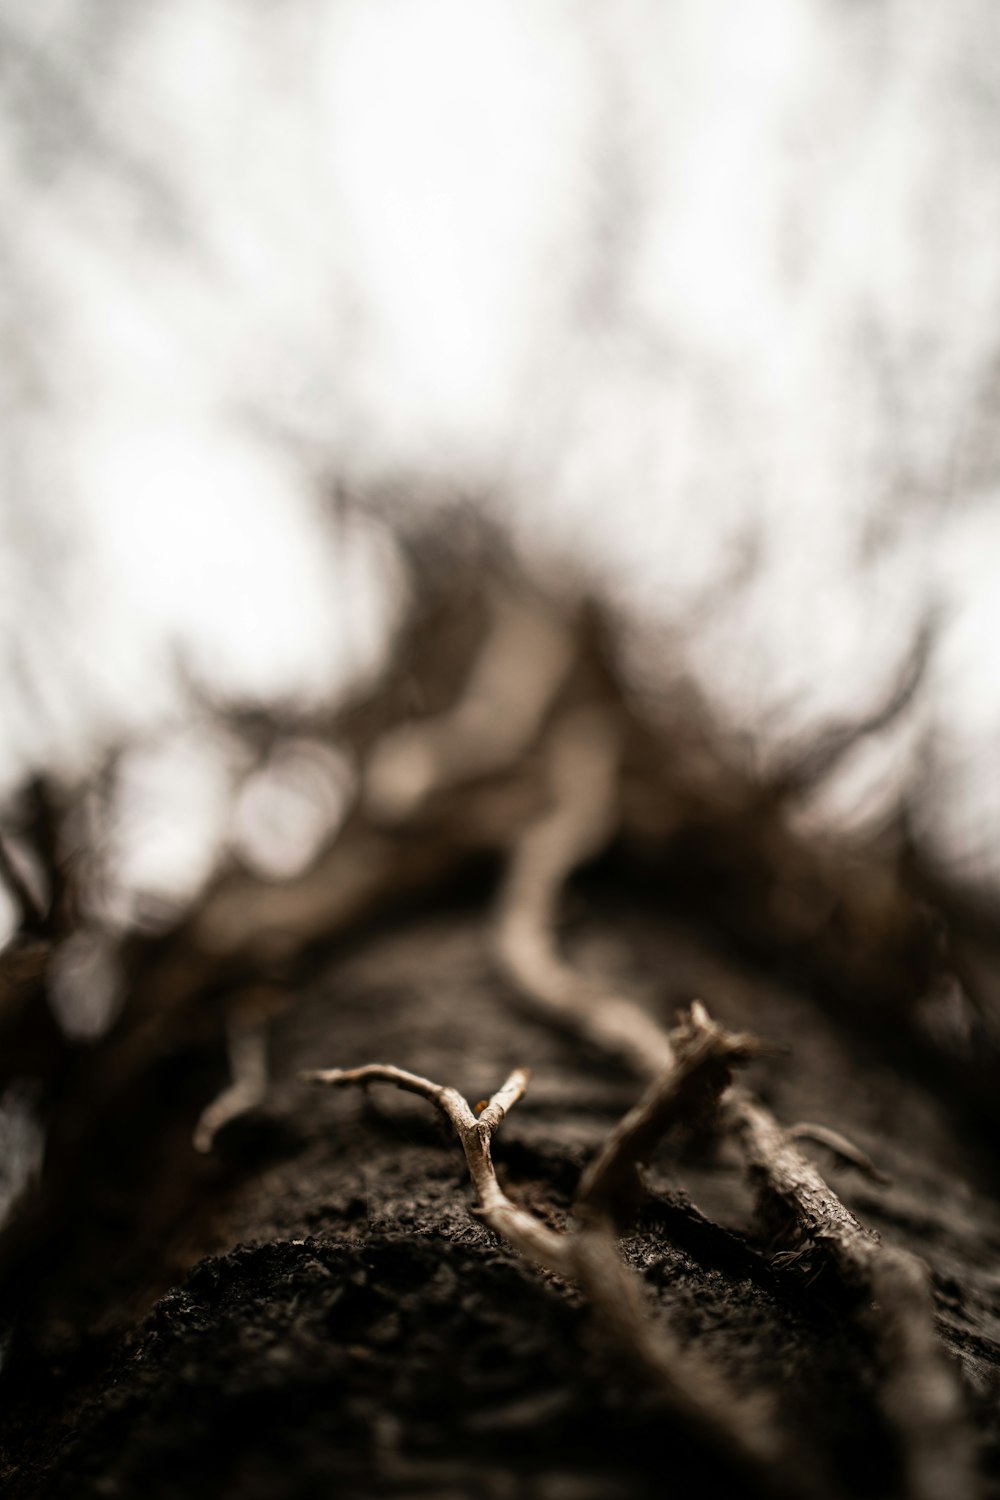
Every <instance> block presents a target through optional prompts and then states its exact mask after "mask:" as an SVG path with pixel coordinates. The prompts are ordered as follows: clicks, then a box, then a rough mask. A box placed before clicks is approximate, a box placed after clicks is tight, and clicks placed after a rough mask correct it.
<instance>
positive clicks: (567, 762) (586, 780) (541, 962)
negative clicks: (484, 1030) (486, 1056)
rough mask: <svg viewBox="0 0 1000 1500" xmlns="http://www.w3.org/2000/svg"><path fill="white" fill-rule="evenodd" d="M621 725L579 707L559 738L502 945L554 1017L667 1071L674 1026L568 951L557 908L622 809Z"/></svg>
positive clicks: (515, 863)
mask: <svg viewBox="0 0 1000 1500" xmlns="http://www.w3.org/2000/svg"><path fill="white" fill-rule="evenodd" d="M619 748H620V747H619V735H618V730H617V727H616V725H615V723H614V721H613V719H612V718H611V716H610V715H609V714H608V713H607V712H606V711H601V710H596V709H583V710H578V711H577V712H575V713H574V714H572V715H568V716H567V717H566V718H565V719H564V720H563V722H562V723H561V724H560V725H559V726H558V728H557V729H556V730H555V731H554V733H553V735H552V738H551V742H550V745H549V777H550V789H551V795H552V804H551V807H550V809H549V810H548V811H547V812H546V813H544V814H543V815H542V817H541V818H539V819H538V821H537V822H536V823H534V824H533V825H532V826H531V827H529V828H528V829H527V830H526V831H525V832H524V833H523V834H522V835H521V837H520V838H519V840H518V842H517V844H516V846H515V848H514V851H513V854H512V856H511V861H510V867H509V870H508V874H507V878H506V881H505V882H504V886H503V890H502V891H501V894H500V900H499V905H498V910H497V918H496V926H495V930H494V951H495V954H496V958H497V961H498V963H499V965H500V968H501V969H502V970H503V972H504V974H505V975H506V977H507V978H508V979H509V980H510V981H511V983H512V984H513V985H514V986H515V988H516V989H517V990H518V992H519V993H520V994H521V996H522V997H523V998H524V999H526V1000H527V1001H528V1002H529V1003H530V1005H531V1006H532V1008H533V1009H535V1010H538V1011H541V1012H542V1013H543V1014H544V1016H545V1017H546V1019H547V1020H548V1021H549V1022H550V1023H552V1024H554V1025H556V1026H561V1027H563V1028H566V1029H568V1030H570V1031H572V1032H573V1033H574V1034H576V1035H578V1036H581V1037H584V1038H585V1039H586V1040H587V1041H588V1042H589V1043H590V1044H591V1045H592V1046H595V1047H597V1048H598V1049H599V1050H600V1051H602V1052H608V1053H611V1054H613V1055H614V1056H616V1057H618V1058H621V1059H622V1060H623V1061H624V1062H626V1063H627V1064H629V1066H631V1067H633V1068H634V1069H636V1071H638V1072H640V1073H644V1074H648V1073H654V1074H655V1073H658V1072H659V1071H660V1070H661V1069H663V1068H666V1067H669V1065H670V1063H671V1062H672V1060H673V1053H672V1050H671V1047H670V1042H669V1040H668V1038H667V1035H666V1033H665V1032H664V1031H663V1029H662V1028H661V1027H660V1026H659V1025H658V1024H657V1023H656V1021H655V1020H653V1018H652V1017H651V1016H649V1015H648V1014H647V1013H646V1012H645V1011H644V1010H643V1009H642V1007H641V1006H640V1005H637V1004H636V1003H635V1001H634V1000H630V999H627V998H626V997H624V996H620V995H616V994H614V993H613V992H609V989H608V987H607V986H602V985H600V984H596V983H594V982H593V981H592V980H589V979H588V978H586V977H585V976H584V975H582V974H580V973H579V972H578V971H577V970H575V969H573V968H572V967H571V966H570V965H569V964H567V963H566V962H565V960H564V959H563V958H562V957H561V955H560V953H559V950H558V944H557V941H556V936H555V921H556V911H557V906H558V901H559V897H560V896H561V894H562V888H563V886H564V884H565V882H566V879H567V876H568V875H570V873H571V872H572V871H573V870H574V869H575V868H576V867H577V865H579V864H581V863H582V862H583V861H584V860H585V859H587V858H589V857H590V856H591V855H593V854H595V853H596V852H597V851H598V850H599V849H600V848H601V846H602V845H603V844H604V843H606V842H607V840H608V838H609V837H610V835H611V833H612V832H613V830H614V827H615V824H616V822H617V814H618V787H617V781H618V757H619Z"/></svg>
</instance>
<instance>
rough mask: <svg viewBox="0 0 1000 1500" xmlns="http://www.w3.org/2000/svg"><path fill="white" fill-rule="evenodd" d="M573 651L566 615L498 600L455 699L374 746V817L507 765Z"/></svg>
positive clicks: (545, 707) (368, 776) (536, 723)
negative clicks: (431, 714)
mask: <svg viewBox="0 0 1000 1500" xmlns="http://www.w3.org/2000/svg"><path fill="white" fill-rule="evenodd" d="M574 651H575V641H574V637H573V634H572V632H571V631H570V630H569V629H568V628H567V625H566V623H565V621H563V620H562V619H560V618H559V617H558V616H557V615H556V614H555V613H553V612H552V611H551V610H550V609H548V608H545V607H544V606H543V605H542V604H541V603H540V602H538V601H536V600H531V599H529V598H527V597H525V596H517V597H515V596H506V597H501V598H500V599H499V600H497V602H496V604H495V605H494V610H493V621H492V626H491V629H490V632H489V634H488V635H487V638H486V642H485V644H484V645H483V647H482V649H481V651H480V653H479V656H478V657H477V659H476V661H475V663H474V665H473V669H472V673H471V675H470V677H469V680H468V682H467V684H466V686H465V690H464V692H463V693H462V696H461V697H460V699H459V701H458V703H457V704H455V706H454V707H453V708H450V709H449V710H448V711H447V712H446V713H443V714H439V715H437V716H436V717H434V718H427V719H422V720H420V721H419V722H418V723H414V724H404V725H402V726H401V727H398V728H396V729H393V730H390V731H389V732H388V733H387V734H386V735H385V736H384V737H383V738H382V739H381V740H380V741H379V742H378V743H377V744H376V745H375V747H374V749H373V750H372V752H371V755H370V757H369V761H368V765H367V768H366V770H365V780H364V797H365V804H366V807H367V809H368V811H369V812H370V813H371V815H372V816H373V817H374V818H375V820H376V821H377V822H381V823H390V824H395V823H399V822H402V821H405V820H406V819H408V818H410V817H412V816H413V814H414V813H416V812H417V811H418V810H419V809H420V807H422V805H423V804H424V803H425V802H426V801H427V799H428V797H430V796H431V795H432V794H433V793H434V792H438V791H442V790H444V789H445V788H446V787H452V786H457V785H459V784H460V783H462V782H467V781H471V780H474V779H475V778H476V777H480V776H486V775H489V774H491V773H493V772H496V771H501V770H504V769H505V768H506V767H508V766H510V765H512V764H513V763H514V761H516V760H517V759H518V757H519V756H520V755H521V754H522V752H523V751H524V750H526V749H527V748H528V746H529V745H530V744H531V742H532V740H534V739H535V737H536V736H537V734H538V732H539V730H540V728H541V726H542V722H543V720H544V718H545V716H546V714H547V713H548V711H549V709H550V707H551V705H552V702H553V700H554V698H555V696H556V693H557V692H558V690H559V687H560V684H561V683H562V681H563V679H564V677H565V675H566V673H567V671H568V670H569V667H570V664H571V662H572V659H573V655H574Z"/></svg>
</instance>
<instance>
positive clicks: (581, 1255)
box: [300, 1046, 777, 1469]
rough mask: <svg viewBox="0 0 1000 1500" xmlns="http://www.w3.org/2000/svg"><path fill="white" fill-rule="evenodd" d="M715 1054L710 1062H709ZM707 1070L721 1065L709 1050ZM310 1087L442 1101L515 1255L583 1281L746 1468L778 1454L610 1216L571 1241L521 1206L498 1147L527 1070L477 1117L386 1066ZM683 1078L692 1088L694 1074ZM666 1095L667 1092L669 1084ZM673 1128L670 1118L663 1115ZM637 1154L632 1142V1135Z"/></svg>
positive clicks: (612, 1335)
mask: <svg viewBox="0 0 1000 1500" xmlns="http://www.w3.org/2000/svg"><path fill="white" fill-rule="evenodd" d="M710 1054H711V1058H710ZM700 1056H701V1062H700V1066H701V1068H705V1067H709V1066H710V1065H711V1064H712V1063H715V1062H716V1061H717V1055H716V1053H715V1051H714V1049H713V1048H712V1047H707V1046H706V1047H702V1048H701V1052H700ZM300 1076H301V1077H302V1079H303V1081H304V1082H310V1083H322V1084H330V1085H333V1086H334V1087H343V1086H346V1085H353V1084H358V1085H362V1086H364V1085H367V1084H370V1083H391V1084H394V1085H395V1086H396V1087H397V1088H401V1089H405V1090H407V1091H408V1092H409V1093H413V1094H419V1095H420V1096H421V1097H423V1098H425V1099H427V1100H429V1102H430V1103H432V1104H434V1105H435V1106H436V1107H437V1108H438V1109H439V1110H440V1111H441V1112H442V1114H444V1115H445V1116H446V1117H447V1119H448V1120H449V1121H450V1123H451V1124H452V1126H453V1127H454V1129H455V1133H456V1135H457V1136H458V1138H459V1141H460V1143H461V1145H462V1148H463V1150H464V1152H465V1159H466V1162H467V1164H468V1167H469V1175H470V1177H471V1179H472V1184H473V1187H474V1188H475V1191H476V1196H477V1198H478V1204H477V1207H476V1208H475V1209H474V1210H473V1213H474V1214H475V1215H476V1217H477V1218H479V1219H481V1220H482V1221H483V1222H484V1223H485V1224H487V1225H488V1226H489V1227H490V1228H491V1229H493V1230H494V1231H495V1232H496V1233H497V1234H499V1235H500V1236H501V1237H502V1238H504V1239H506V1240H507V1241H508V1243H509V1244H511V1245H512V1246H513V1247H514V1248H515V1249H516V1250H518V1251H520V1252H521V1254H523V1255H525V1256H526V1257H527V1258H528V1259H530V1260H533V1261H534V1262H535V1264H536V1265H538V1266H540V1267H542V1268H543V1269H545V1270H548V1271H552V1272H555V1273H556V1274H557V1275H559V1276H562V1277H565V1278H566V1279H567V1280H571V1281H575V1282H576V1283H577V1284H578V1285H579V1287H580V1288H581V1290H582V1291H583V1292H584V1293H585V1294H586V1295H587V1297H588V1299H589V1301H590V1302H591V1304H592V1306H593V1308H594V1311H595V1314H596V1316H597V1318H598V1321H599V1323H600V1325H601V1327H602V1328H603V1330H604V1332H605V1334H606V1335H607V1336H608V1337H609V1339H610V1340H611V1342H612V1343H613V1344H615V1345H616V1346H617V1347H618V1348H619V1349H620V1350H621V1351H622V1352H623V1353H624V1354H625V1355H626V1357H627V1358H628V1360H629V1361H630V1363H631V1364H632V1365H633V1367H638V1369H639V1370H640V1371H641V1372H642V1373H643V1374H644V1375H645V1377H646V1378H647V1379H649V1380H650V1381H651V1382H652V1383H653V1384H654V1385H655V1387H656V1388H657V1389H658V1390H659V1391H660V1393H661V1395H662V1396H663V1397H664V1398H665V1399H666V1401H667V1402H668V1404H669V1405H670V1406H671V1407H672V1409H673V1410H674V1411H675V1412H676V1413H677V1415H679V1416H680V1417H682V1418H683V1420H684V1422H685V1423H686V1424H687V1425H688V1426H690V1427H693V1428H694V1429H695V1430H697V1431H698V1432H700V1433H701V1434H702V1435H703V1437H705V1438H707V1439H709V1440H711V1441H712V1442H713V1443H715V1444H716V1445H717V1446H720V1445H721V1446H722V1447H723V1448H724V1449H726V1450H727V1451H728V1452H729V1453H730V1454H731V1455H732V1456H733V1457H735V1458H738V1459H739V1460H740V1461H741V1462H742V1463H743V1464H745V1465H746V1464H749V1465H750V1466H751V1467H752V1468H754V1469H759V1468H760V1467H761V1466H762V1464H763V1463H764V1462H765V1461H766V1460H770V1459H772V1458H773V1457H774V1454H775V1452H776V1451H777V1439H776V1437H775V1434H774V1431H773V1427H772V1425H771V1423H770V1421H769V1420H768V1416H767V1411H766V1408H765V1404H764V1402H763V1401H762V1400H761V1399H760V1398H756V1399H754V1400H746V1399H743V1398H741V1397H739V1396H738V1395H736V1394H735V1393H734V1392H733V1391H732V1390H731V1389H730V1388H729V1387H728V1385H727V1384H726V1382H725V1381H724V1380H723V1378H722V1377H721V1376H720V1375H718V1374H717V1373H716V1371H714V1370H712V1369H711V1368H710V1367H708V1366H706V1365H704V1364H703V1362H702V1361H701V1360H700V1359H698V1358H697V1357H696V1356H694V1355H692V1354H690V1353H689V1352H687V1351H683V1350H681V1349H680V1347H679V1345H678V1344H677V1343H676V1342H675V1341H674V1339H673V1338H672V1337H671V1336H670V1334H669V1333H668V1332H666V1331H665V1330H664V1329H662V1328H660V1327H658V1326H657V1325H656V1324H653V1323H651V1321H650V1317H649V1308H648V1304H647V1303H646V1300H645V1298H644V1296H643V1293H642V1286H641V1283H640V1282H639V1281H638V1279H637V1278H636V1277H635V1276H634V1275H633V1274H632V1272H630V1271H629V1269H628V1267H627V1266H625V1265H624V1263H623V1262H622V1260H621V1257H620V1255H619V1253H618V1250H617V1247H616V1244H615V1239H614V1235H613V1232H612V1230H611V1226H610V1222H609V1221H608V1220H607V1218H606V1217H605V1216H604V1215H603V1214H596V1213H595V1214H593V1215H591V1217H590V1218H589V1220H587V1221H585V1222H583V1223H582V1224H581V1225H580V1226H579V1227H578V1228H576V1229H574V1230H572V1231H570V1232H569V1233H566V1234H560V1233H557V1232H556V1231H555V1230H552V1229H549V1228H548V1226H547V1225H545V1224H543V1223H542V1221H541V1220H540V1219H538V1218H536V1217H535V1215H534V1214H531V1213H528V1212H526V1211H525V1210H524V1209H521V1208H519V1207H518V1206H517V1205H516V1204H515V1203H513V1202H512V1201H511V1200H510V1199H509V1198H508V1197H507V1195H506V1194H505V1193H504V1191H503V1189H502V1188H501V1187H500V1184H499V1183H498V1181H497V1178H496V1173H495V1171H494V1168H493V1160H492V1154H491V1150H490V1147H491V1142H492V1138H493V1135H494V1134H495V1132H496V1130H497V1128H498V1126H499V1125H500V1123H501V1122H502V1120H503V1118H504V1116H505V1115H506V1113H507V1111H508V1110H509V1109H510V1108H511V1106H512V1105H513V1104H514V1103H516V1102H517V1100H518V1099H520V1098H521V1096H522V1094H523V1093H524V1090H525V1087H526V1084H527V1080H528V1076H529V1075H528V1072H527V1070H526V1069H518V1070H517V1071H515V1072H514V1073H512V1074H511V1075H510V1077H509V1078H508V1079H507V1081H506V1083H505V1084H504V1085H503V1087H502V1088H501V1089H500V1090H498V1092H497V1093H496V1094H494V1095H493V1097H492V1099H490V1101H489V1103H488V1104H487V1105H486V1107H485V1109H483V1111H482V1113H481V1114H480V1115H479V1117H478V1119H477V1118H476V1116H475V1115H474V1113H473V1112H472V1110H471V1109H470V1108H469V1105H468V1103H467V1102H466V1100H465V1099H463V1098H462V1096H461V1094H459V1093H458V1092H457V1091H456V1090H455V1089H452V1088H446V1087H444V1086H442V1085H441V1084H436V1083H432V1082H431V1081H430V1080H429V1079H427V1078H421V1077H420V1076H419V1075H418V1074H415V1073H408V1072H406V1071H405V1070H404V1069H402V1068H396V1067H392V1066H389V1065H386V1064H382V1063H372V1064H369V1065H368V1066H366V1067H361V1068H352V1069H340V1068H333V1069H325V1070H323V1069H321V1070H316V1071H312V1072H307V1073H303V1074H301V1075H300ZM685 1076H686V1077H687V1078H688V1080H689V1081H690V1079H691V1078H693V1071H692V1070H688V1071H687V1072H686V1074H685ZM665 1091H666V1086H665ZM662 1122H663V1123H662V1128H665V1127H666V1111H664V1112H663V1114H662ZM624 1139H625V1140H626V1141H628V1142H629V1143H630V1145H629V1146H628V1147H623V1148H622V1151H621V1152H619V1154H620V1155H621V1154H623V1153H624V1152H625V1151H627V1150H628V1149H630V1148H631V1143H632V1142H633V1141H634V1136H633V1135H631V1134H626V1136H625V1137H624Z"/></svg>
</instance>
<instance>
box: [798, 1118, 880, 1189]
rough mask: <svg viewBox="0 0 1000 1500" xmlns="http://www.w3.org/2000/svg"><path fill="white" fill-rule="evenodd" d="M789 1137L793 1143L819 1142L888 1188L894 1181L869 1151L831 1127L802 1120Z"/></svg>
mask: <svg viewBox="0 0 1000 1500" xmlns="http://www.w3.org/2000/svg"><path fill="white" fill-rule="evenodd" d="M788 1135H789V1138H790V1139H791V1140H793V1141H817V1142H818V1143H819V1144H820V1145H821V1146H826V1148H827V1149H828V1150H829V1151H832V1152H833V1154H834V1156H839V1157H841V1158H842V1159H843V1160H844V1161H846V1162H849V1163H850V1165H851V1166H852V1167H857V1169H858V1171H859V1172H863V1173H864V1174H865V1176H866V1177H870V1178H871V1179H872V1181H873V1182H879V1183H881V1184H882V1185H883V1186H888V1184H889V1183H890V1182H891V1181H892V1179H891V1177H887V1176H886V1174H885V1173H884V1172H883V1171H882V1170H881V1168H880V1167H877V1166H876V1165H875V1163H874V1162H873V1161H872V1159H871V1157H870V1156H869V1155H868V1153H867V1151H862V1149H861V1147H860V1146H856V1145H855V1144H854V1142H853V1141H849V1140H848V1139H847V1136H846V1135H841V1133H840V1131H839V1130H831V1129H830V1127H829V1125H814V1124H813V1123H812V1122H811V1121H809V1120H801V1121H800V1122H799V1123H798V1124H797V1125H793V1126H792V1128H791V1129H790V1130H789V1132H788Z"/></svg>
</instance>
